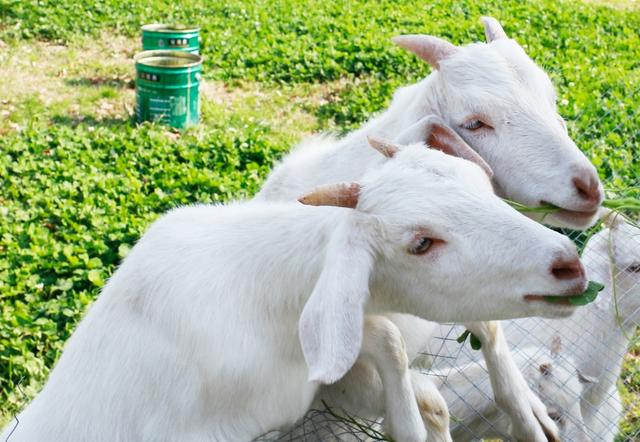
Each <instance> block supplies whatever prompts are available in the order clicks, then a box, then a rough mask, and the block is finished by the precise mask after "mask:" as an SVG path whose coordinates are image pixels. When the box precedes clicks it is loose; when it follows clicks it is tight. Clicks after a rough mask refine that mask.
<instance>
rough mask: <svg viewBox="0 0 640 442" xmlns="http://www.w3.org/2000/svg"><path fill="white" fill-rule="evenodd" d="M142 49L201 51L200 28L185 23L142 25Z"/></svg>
mask: <svg viewBox="0 0 640 442" xmlns="http://www.w3.org/2000/svg"><path fill="white" fill-rule="evenodd" d="M142 50H143V51H158V50H160V51H164V50H178V51H185V52H191V53H193V54H198V53H199V52H200V28H198V27H193V26H184V25H164V24H159V23H155V24H151V25H144V26H143V27H142Z"/></svg>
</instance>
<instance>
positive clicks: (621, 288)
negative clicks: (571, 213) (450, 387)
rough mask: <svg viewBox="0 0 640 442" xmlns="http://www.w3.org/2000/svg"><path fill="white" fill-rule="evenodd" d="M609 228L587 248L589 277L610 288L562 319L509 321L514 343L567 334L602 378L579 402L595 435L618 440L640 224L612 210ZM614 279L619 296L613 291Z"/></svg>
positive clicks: (634, 314) (637, 305)
mask: <svg viewBox="0 0 640 442" xmlns="http://www.w3.org/2000/svg"><path fill="white" fill-rule="evenodd" d="M608 218H609V219H607V220H606V221H605V222H606V223H607V225H608V228H605V229H603V230H602V231H600V232H598V233H597V234H596V235H594V236H593V237H591V239H590V240H589V242H588V243H587V245H586V247H585V251H584V253H583V262H584V264H585V268H586V269H587V275H588V277H589V279H591V280H595V281H601V282H602V283H604V284H605V289H604V290H603V291H602V292H601V293H600V295H599V296H598V298H597V299H596V301H595V302H593V303H592V304H589V305H587V306H585V307H583V308H580V309H578V311H577V312H576V313H575V314H574V315H573V316H572V317H570V318H566V319H562V320H529V319H525V320H518V321H512V322H506V323H505V328H506V329H507V330H508V331H509V334H508V336H509V340H510V342H511V343H512V344H513V345H514V346H518V347H520V346H522V345H531V344H534V345H535V344H536V343H537V342H539V340H544V339H548V338H549V335H550V334H552V333H559V334H561V335H562V336H563V340H564V341H565V343H570V345H567V350H568V352H569V353H570V354H571V356H572V357H573V359H575V361H576V365H575V367H576V368H577V369H578V370H579V371H580V373H582V374H583V375H584V376H585V377H588V378H590V379H594V380H596V381H597V382H596V383H593V384H592V385H589V386H588V387H587V388H586V389H585V391H584V393H583V394H582V397H581V400H580V405H581V409H582V415H583V416H584V419H585V424H586V426H587V429H588V430H589V434H590V436H591V437H592V438H594V440H598V441H607V442H610V441H613V439H614V437H615V435H616V434H617V431H618V423H619V421H620V418H621V412H622V406H621V403H620V397H619V394H618V390H617V388H616V381H617V380H618V378H619V377H620V371H621V368H622V362H623V358H624V355H625V354H626V352H627V350H628V346H629V342H630V341H629V340H630V339H632V338H633V336H635V332H636V328H637V327H638V325H640V229H639V228H637V227H635V226H634V225H631V224H630V223H627V222H625V220H624V218H623V217H622V216H616V215H614V214H612V215H609V216H608ZM612 276H614V278H613V280H614V281H615V288H616V296H615V297H614V296H613V281H612Z"/></svg>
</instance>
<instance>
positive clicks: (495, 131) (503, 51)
mask: <svg viewBox="0 0 640 442" xmlns="http://www.w3.org/2000/svg"><path fill="white" fill-rule="evenodd" d="M485 24H486V30H487V35H489V36H491V37H492V38H496V37H499V36H502V35H504V32H503V31H502V32H496V24H497V22H495V20H493V22H491V19H490V20H489V21H488V22H487V21H486V20H485ZM497 27H498V28H499V24H497ZM499 31H501V29H499ZM398 44H401V45H402V46H405V47H408V48H410V49H411V50H412V51H414V52H416V54H418V55H420V56H421V57H423V58H424V59H425V60H427V61H428V62H429V63H431V64H432V66H434V67H436V68H437V70H435V71H434V72H432V73H431V75H429V76H428V77H427V78H426V79H424V80H423V81H421V82H419V83H417V84H415V85H412V86H408V87H405V88H402V89H400V90H399V91H397V92H396V94H395V95H394V98H393V101H392V103H391V105H390V107H389V109H387V110H386V111H384V112H383V113H382V114H381V115H379V116H378V117H376V118H374V119H372V120H371V121H369V122H368V123H367V124H366V125H364V126H363V127H362V128H360V129H359V130H357V131H355V132H353V133H351V134H349V135H348V136H346V137H345V138H343V139H341V140H334V141H333V142H331V141H330V140H327V139H324V140H319V141H318V142H317V143H314V142H313V141H312V142H310V143H307V144H306V145H305V146H304V148H299V149H297V150H294V151H293V152H292V153H291V154H290V155H289V156H288V157H286V158H285V159H284V161H283V162H282V163H281V164H280V165H278V166H276V168H275V169H274V171H273V172H272V174H271V175H270V177H269V179H268V180H267V182H266V183H265V185H264V187H263V188H262V190H261V191H260V193H259V194H258V195H257V199H259V200H271V201H277V200H290V199H293V198H295V197H296V196H297V195H298V194H299V193H300V192H303V191H304V190H307V189H310V188H312V187H313V186H315V185H318V184H324V183H328V182H332V181H343V180H345V181H349V180H353V179H357V178H358V177H360V176H362V175H363V174H364V173H365V172H366V171H367V170H370V169H372V168H375V167H378V165H379V162H380V161H381V159H380V158H379V156H376V155H375V154H374V153H373V152H371V151H370V149H369V148H368V146H367V139H366V138H367V136H369V135H376V136H382V137H386V138H389V139H395V138H396V137H398V134H403V136H401V140H402V141H403V142H415V141H425V139H424V138H423V132H422V131H411V127H412V126H413V127H415V126H416V125H419V122H420V121H421V120H422V119H424V118H425V117H426V116H428V115H430V114H435V115H438V116H439V117H441V118H442V119H443V120H444V121H445V122H447V123H448V124H449V126H451V127H452V128H454V129H455V130H456V131H457V132H458V134H459V135H460V136H461V137H462V138H463V139H464V140H465V141H466V142H467V143H468V144H469V145H470V146H471V147H472V148H473V149H474V150H475V151H476V152H478V153H479V154H480V155H481V156H482V157H483V159H484V160H485V161H486V162H487V163H488V164H489V165H490V166H491V168H492V169H493V172H494V180H493V184H494V187H495V189H496V191H497V193H498V194H499V195H501V196H504V197H507V198H510V199H513V200H516V201H519V202H521V203H525V204H528V205H531V206H537V205H539V204H540V203H541V202H542V201H545V202H549V203H553V204H555V205H557V206H560V207H562V208H563V209H565V210H562V211H561V212H558V213H556V214H553V215H551V216H547V217H546V218H545V222H547V223H551V224H555V225H561V226H570V227H574V228H586V227H588V226H590V225H591V224H592V223H593V222H594V221H595V218H596V212H597V207H598V205H599V203H600V201H601V200H602V185H601V184H600V181H599V179H598V176H597V173H596V171H595V168H594V167H593V166H592V165H591V164H590V163H589V161H588V160H587V159H586V158H585V157H584V155H583V154H582V153H581V152H580V151H579V149H578V148H577V147H576V145H575V143H574V142H573V141H572V140H571V139H570V137H569V136H568V134H567V131H566V125H565V123H564V121H563V120H562V118H561V117H560V116H559V115H558V113H557V110H556V103H555V102H556V94H555V91H554V89H553V85H552V84H551V82H550V80H549V78H548V77H547V75H546V74H545V73H544V72H543V71H542V70H541V69H540V68H539V67H537V66H536V65H535V63H534V62H533V61H532V60H531V59H530V58H529V57H527V55H526V54H525V52H524V51H523V49H522V48H521V47H520V46H519V45H518V44H517V43H516V42H515V41H513V40H509V39H505V38H498V39H497V40H495V41H493V42H491V43H489V44H484V43H477V44H472V45H469V46H466V47H461V48H455V47H452V45H451V44H450V43H447V42H444V41H442V40H439V39H437V38H436V37H430V36H406V37H404V38H402V39H401V41H400V40H398ZM473 119H481V120H482V121H483V122H484V123H486V124H488V125H489V126H491V128H486V127H485V128H483V129H480V130H478V131H472V130H469V129H467V128H466V127H465V126H466V124H467V123H468V122H469V121H470V120H473ZM411 136H415V137H414V138H411ZM407 137H408V138H407ZM576 178H580V179H582V180H583V181H585V182H588V183H592V184H594V185H595V188H596V189H597V192H596V193H597V195H598V196H597V197H596V198H595V199H593V200H586V199H585V198H583V197H582V196H581V195H580V193H579V191H578V189H577V188H576V185H575V184H574V180H575V179H576ZM576 211H580V212H586V213H577V212H576ZM532 216H534V217H535V216H536V215H532ZM417 327H420V328H422V331H421V332H417V333H416V334H418V335H422V336H423V337H424V338H425V339H426V340H428V338H429V337H430V336H431V335H430V334H429V333H430V330H432V325H430V324H426V323H422V324H419V325H417ZM482 330H483V328H482V327H480V334H479V338H480V339H481V340H482V341H490V340H491V339H492V337H491V336H489V335H487V336H485V335H482V334H481V333H482ZM486 347H487V346H485V348H486ZM486 350H487V351H490V350H491V349H490V348H486ZM488 354H489V353H488ZM509 357H510V356H509V355H508V352H507V355H505V356H504V358H502V359H501V357H498V359H496V360H495V361H494V362H495V365H494V364H491V365H492V366H495V367H497V368H500V369H501V370H502V372H504V373H506V377H502V378H500V377H499V376H497V374H496V373H493V376H492V379H495V380H498V379H501V381H500V382H499V383H496V385H499V386H500V387H501V388H500V389H499V391H496V397H497V398H498V399H499V400H500V402H501V403H503V404H506V405H508V406H509V408H508V409H507V411H508V412H509V413H511V415H512V416H513V420H514V436H516V437H520V438H523V439H528V440H546V438H545V437H544V435H543V434H542V429H541V428H540V426H539V425H538V422H537V420H539V421H541V422H542V423H543V426H545V427H546V428H547V429H551V431H553V423H552V422H550V421H549V420H548V419H546V417H545V416H542V415H540V413H541V410H542V409H543V407H542V404H541V403H540V401H539V400H538V399H537V398H536V397H535V396H534V395H531V394H530V391H529V390H528V388H527V386H526V384H524V383H523V380H522V379H521V375H520V374H519V373H517V372H513V371H510V369H507V367H511V368H513V367H514V364H513V362H512V361H509V360H508V358H509ZM522 391H528V392H529V393H528V394H527V395H525V397H529V398H530V399H529V401H530V403H529V404H525V403H523V399H522V397H523V396H522V395H520V396H519V397H518V396H517V394H518V393H520V392H522ZM522 407H524V409H523V408H522Z"/></svg>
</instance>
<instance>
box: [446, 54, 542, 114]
mask: <svg viewBox="0 0 640 442" xmlns="http://www.w3.org/2000/svg"><path fill="white" fill-rule="evenodd" d="M440 73H441V76H440V78H441V81H443V82H444V83H445V85H446V88H447V90H448V91H450V92H453V94H450V95H457V96H459V97H461V98H463V99H464V100H465V101H466V102H472V103H486V104H487V105H495V103H496V102H498V103H501V102H502V103H503V104H504V105H505V106H513V105H514V104H516V103H518V102H522V101H527V102H529V101H530V100H531V97H525V96H524V95H532V97H534V98H536V99H537V98H543V97H540V95H541V92H546V93H547V95H553V94H555V92H554V90H553V86H552V84H551V82H550V80H549V78H548V76H547V75H546V74H545V73H544V72H543V71H542V70H541V69H540V68H539V67H538V66H536V64H535V63H534V62H533V60H531V59H530V58H529V57H528V56H527V55H526V54H525V53H524V51H523V50H522V48H520V46H518V44H517V43H515V42H513V41H504V42H494V43H492V44H485V43H476V44H472V45H468V46H466V47H464V48H462V50H460V51H459V52H458V53H457V54H456V55H455V56H452V57H450V58H449V59H446V60H443V61H442V62H441V69H440ZM544 98H547V97H544ZM523 99H524V100H523ZM514 101H515V103H514ZM547 101H548V100H547Z"/></svg>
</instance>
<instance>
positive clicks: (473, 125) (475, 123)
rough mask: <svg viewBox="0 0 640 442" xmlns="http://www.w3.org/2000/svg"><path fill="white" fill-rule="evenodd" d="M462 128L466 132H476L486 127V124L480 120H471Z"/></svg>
mask: <svg viewBox="0 0 640 442" xmlns="http://www.w3.org/2000/svg"><path fill="white" fill-rule="evenodd" d="M462 127H463V128H465V129H467V130H471V131H474V130H478V129H480V128H483V127H488V126H487V125H486V124H484V123H483V122H482V121H480V120H471V121H468V122H466V123H464V124H463V125H462Z"/></svg>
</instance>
